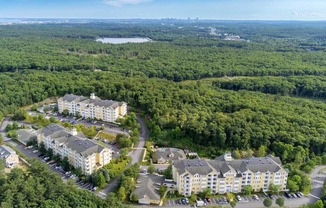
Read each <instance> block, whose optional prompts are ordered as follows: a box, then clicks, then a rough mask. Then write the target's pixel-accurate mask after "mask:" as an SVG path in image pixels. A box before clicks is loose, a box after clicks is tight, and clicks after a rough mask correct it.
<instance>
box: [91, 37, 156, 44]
mask: <svg viewBox="0 0 326 208" xmlns="http://www.w3.org/2000/svg"><path fill="white" fill-rule="evenodd" d="M96 41H97V42H101V43H111V44H123V43H145V42H150V41H152V40H151V39H150V38H98V39H96Z"/></svg>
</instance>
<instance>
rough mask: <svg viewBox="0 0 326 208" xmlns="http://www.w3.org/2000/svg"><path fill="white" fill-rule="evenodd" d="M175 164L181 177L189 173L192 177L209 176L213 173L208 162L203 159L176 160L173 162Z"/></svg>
mask: <svg viewBox="0 0 326 208" xmlns="http://www.w3.org/2000/svg"><path fill="white" fill-rule="evenodd" d="M173 164H174V166H175V167H176V168H177V171H178V173H179V174H180V175H181V174H183V173H185V172H189V173H190V174H192V175H195V174H199V175H207V174H208V173H210V172H212V171H213V169H212V168H211V166H210V165H209V164H208V163H207V161H206V160H202V159H192V160H189V159H186V160H175V161H173Z"/></svg>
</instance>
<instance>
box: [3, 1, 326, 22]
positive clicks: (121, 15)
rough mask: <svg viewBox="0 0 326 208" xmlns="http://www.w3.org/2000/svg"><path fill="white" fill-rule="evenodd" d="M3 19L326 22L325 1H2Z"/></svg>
mask: <svg viewBox="0 0 326 208" xmlns="http://www.w3.org/2000/svg"><path fill="white" fill-rule="evenodd" d="M0 6H1V7H0V18H13V19H15V18H17V19H19V18H45V19H54V18H55V19H162V18H175V19H187V18H191V19H195V18H199V19H201V20H275V21H278V20H294V21H295V20H298V21H314V20H316V21H320V20H326V13H325V12H324V11H325V10H326V2H325V1H322V0H311V1H305V0H56V1H54V0H11V1H6V0H0Z"/></svg>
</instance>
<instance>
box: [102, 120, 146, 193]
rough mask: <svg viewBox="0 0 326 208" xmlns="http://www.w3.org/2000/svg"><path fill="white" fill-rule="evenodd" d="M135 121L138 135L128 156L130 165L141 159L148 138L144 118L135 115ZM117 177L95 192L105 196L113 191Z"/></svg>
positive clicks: (116, 183)
mask: <svg viewBox="0 0 326 208" xmlns="http://www.w3.org/2000/svg"><path fill="white" fill-rule="evenodd" d="M137 121H138V122H139V124H140V136H139V142H138V144H137V146H135V149H133V150H132V151H131V152H130V153H129V156H130V157H131V161H130V163H129V165H128V166H131V165H133V164H135V163H138V162H140V161H141V160H142V156H143V155H142V152H143V149H144V146H145V141H146V139H148V138H149V130H148V128H147V125H146V123H145V121H144V119H143V118H142V117H140V116H138V115H137ZM118 179H119V176H117V177H115V178H114V179H113V180H112V181H111V182H110V183H109V184H108V185H107V186H106V187H105V188H104V189H102V190H101V191H100V192H98V193H97V195H98V196H99V197H102V198H105V197H106V195H107V193H109V192H112V191H114V189H116V188H117V186H118Z"/></svg>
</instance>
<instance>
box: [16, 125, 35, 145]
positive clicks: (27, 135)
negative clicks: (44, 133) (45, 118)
mask: <svg viewBox="0 0 326 208" xmlns="http://www.w3.org/2000/svg"><path fill="white" fill-rule="evenodd" d="M17 134H18V140H19V141H20V142H22V143H24V144H26V143H27V142H28V141H30V140H31V139H33V138H36V133H35V131H34V132H32V131H31V130H26V129H18V130H17Z"/></svg>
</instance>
